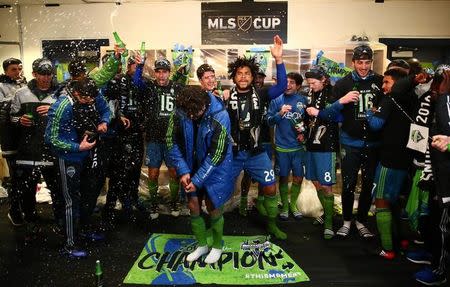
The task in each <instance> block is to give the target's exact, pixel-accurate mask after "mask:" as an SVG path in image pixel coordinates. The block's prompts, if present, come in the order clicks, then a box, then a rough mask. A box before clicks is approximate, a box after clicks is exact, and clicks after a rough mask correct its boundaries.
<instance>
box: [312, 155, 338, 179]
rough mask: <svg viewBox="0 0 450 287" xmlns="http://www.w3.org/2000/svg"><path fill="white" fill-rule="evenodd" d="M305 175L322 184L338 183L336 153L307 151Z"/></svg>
mask: <svg viewBox="0 0 450 287" xmlns="http://www.w3.org/2000/svg"><path fill="white" fill-rule="evenodd" d="M305 177H306V179H308V180H311V181H318V182H319V183H320V184H321V185H326V186H331V185H333V184H336V153H335V152H315V151H314V152H312V151H309V152H307V153H306V176H305Z"/></svg>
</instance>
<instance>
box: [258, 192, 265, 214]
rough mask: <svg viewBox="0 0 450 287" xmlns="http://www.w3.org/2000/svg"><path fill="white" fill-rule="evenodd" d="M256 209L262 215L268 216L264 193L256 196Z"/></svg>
mask: <svg viewBox="0 0 450 287" xmlns="http://www.w3.org/2000/svg"><path fill="white" fill-rule="evenodd" d="M256 209H257V210H258V212H259V214H261V215H262V216H267V211H266V208H265V207H264V195H258V197H257V198H256Z"/></svg>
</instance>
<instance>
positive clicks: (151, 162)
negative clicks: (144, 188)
mask: <svg viewBox="0 0 450 287" xmlns="http://www.w3.org/2000/svg"><path fill="white" fill-rule="evenodd" d="M167 152H168V151H167V146H166V144H162V143H152V142H150V143H148V144H147V152H146V155H145V165H146V166H148V167H153V168H160V167H161V165H162V162H163V161H164V163H165V164H166V166H167V167H174V165H173V164H172V163H171V162H170V160H169V157H168V155H167Z"/></svg>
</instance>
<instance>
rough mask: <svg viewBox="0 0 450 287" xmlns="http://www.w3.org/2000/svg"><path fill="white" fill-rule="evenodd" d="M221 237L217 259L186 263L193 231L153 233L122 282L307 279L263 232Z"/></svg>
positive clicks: (252, 282) (236, 282)
mask: <svg viewBox="0 0 450 287" xmlns="http://www.w3.org/2000/svg"><path fill="white" fill-rule="evenodd" d="M223 240H224V244H225V246H224V252H223V254H222V257H221V258H220V260H219V261H218V262H217V263H215V264H206V263H204V260H205V257H206V256H202V257H201V258H199V259H198V260H197V261H194V262H191V263H189V262H188V261H186V256H187V255H188V254H189V253H190V252H192V251H193V250H195V248H196V247H197V246H196V241H195V239H194V237H193V236H192V235H179V234H158V233H155V234H153V235H152V236H151V237H150V239H149V240H148V242H147V244H146V245H145V247H144V249H143V250H142V252H141V254H140V255H139V258H138V259H137V260H136V262H135V263H134V264H133V267H132V268H131V270H130V271H129V272H128V275H127V276H126V277H125V280H124V281H123V282H124V283H129V284H147V285H150V284H153V285H191V284H195V283H200V284H230V285H264V284H280V283H297V282H304V281H309V278H308V276H307V275H306V274H305V272H303V270H302V269H300V267H299V266H298V265H297V264H296V263H295V262H294V261H293V260H292V258H291V257H289V255H288V254H287V253H286V252H284V250H283V249H281V248H280V247H279V246H277V245H275V244H273V243H271V242H270V241H269V240H268V238H266V237H265V236H224V239H223ZM211 242H212V238H211V237H210V236H208V244H209V243H211Z"/></svg>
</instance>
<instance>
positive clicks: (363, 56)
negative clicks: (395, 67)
mask: <svg viewBox="0 0 450 287" xmlns="http://www.w3.org/2000/svg"><path fill="white" fill-rule="evenodd" d="M372 58H373V51H372V49H371V48H370V47H369V46H367V45H360V46H358V47H356V48H355V49H353V56H352V60H353V61H354V60H372Z"/></svg>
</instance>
